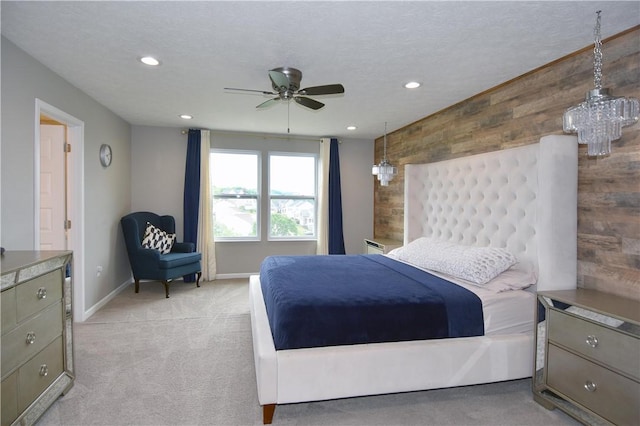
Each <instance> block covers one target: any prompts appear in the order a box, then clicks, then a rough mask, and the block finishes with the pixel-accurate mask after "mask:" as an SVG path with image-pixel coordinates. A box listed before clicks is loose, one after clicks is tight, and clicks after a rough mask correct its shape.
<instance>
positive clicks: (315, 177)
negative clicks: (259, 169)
mask: <svg viewBox="0 0 640 426" xmlns="http://www.w3.org/2000/svg"><path fill="white" fill-rule="evenodd" d="M272 156H277V157H305V158H312V159H313V180H314V184H313V188H314V189H313V196H309V195H271V157H272ZM318 158H319V155H318V154H316V153H313V152H287V151H268V152H267V176H266V179H267V189H266V197H265V198H266V199H267V205H266V213H267V215H268V217H267V241H316V240H317V239H318V167H319V165H318ZM272 200H312V201H313V216H314V219H313V235H303V236H299V237H295V236H285V237H278V236H273V235H271V201H272Z"/></svg>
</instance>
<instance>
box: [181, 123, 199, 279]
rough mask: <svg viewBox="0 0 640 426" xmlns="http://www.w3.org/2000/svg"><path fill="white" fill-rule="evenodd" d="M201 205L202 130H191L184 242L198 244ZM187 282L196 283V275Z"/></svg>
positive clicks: (186, 174) (188, 152) (184, 208)
mask: <svg viewBox="0 0 640 426" xmlns="http://www.w3.org/2000/svg"><path fill="white" fill-rule="evenodd" d="M199 204H200V130H194V129H189V136H188V139H187V162H186V165H185V170H184V201H183V215H184V228H183V229H184V241H185V242H189V243H193V244H194V245H195V244H197V241H198V209H199ZM184 280H185V282H195V280H196V276H195V274H190V275H187V276H185V277H184Z"/></svg>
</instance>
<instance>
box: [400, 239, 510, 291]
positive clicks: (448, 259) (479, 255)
mask: <svg viewBox="0 0 640 426" xmlns="http://www.w3.org/2000/svg"><path fill="white" fill-rule="evenodd" d="M389 257H392V258H395V259H397V260H401V261H403V262H407V263H410V264H412V265H415V266H417V267H419V268H424V269H430V270H433V271H436V272H441V273H444V274H449V275H451V276H453V277H456V278H460V279H463V280H467V281H470V282H472V283H475V284H485V283H487V282H489V281H490V280H492V279H493V278H495V277H497V276H498V275H499V274H500V273H502V272H504V271H506V270H507V269H509V268H510V267H511V266H513V265H514V264H516V263H517V261H518V260H517V259H516V257H515V256H514V255H512V254H511V253H509V252H508V251H506V250H504V249H501V248H495V247H475V246H466V245H461V244H455V243H451V242H448V241H440V240H435V239H431V238H425V237H422V238H418V239H417V240H414V241H412V242H410V243H409V244H407V245H406V246H403V247H399V248H397V249H395V250H392V251H391V252H389Z"/></svg>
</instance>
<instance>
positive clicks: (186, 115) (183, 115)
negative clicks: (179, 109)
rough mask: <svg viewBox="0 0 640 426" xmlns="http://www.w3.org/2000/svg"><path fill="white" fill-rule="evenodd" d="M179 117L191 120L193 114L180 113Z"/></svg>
mask: <svg viewBox="0 0 640 426" xmlns="http://www.w3.org/2000/svg"><path fill="white" fill-rule="evenodd" d="M180 118H182V119H185V120H191V119H192V118H193V116H192V115H189V114H180Z"/></svg>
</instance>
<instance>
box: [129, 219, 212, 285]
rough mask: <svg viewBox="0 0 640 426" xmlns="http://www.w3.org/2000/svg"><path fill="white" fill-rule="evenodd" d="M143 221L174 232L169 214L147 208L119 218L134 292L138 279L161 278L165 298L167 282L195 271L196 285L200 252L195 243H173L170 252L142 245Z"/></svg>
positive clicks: (199, 269) (173, 221)
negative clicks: (133, 281) (158, 212)
mask: <svg viewBox="0 0 640 426" xmlns="http://www.w3.org/2000/svg"><path fill="white" fill-rule="evenodd" d="M147 222H149V223H151V224H152V225H153V226H155V227H157V228H160V229H162V230H163V231H165V232H167V233H170V234H173V233H175V229H176V224H175V220H174V218H173V216H159V215H157V214H155V213H151V212H135V213H130V214H128V215H126V216H124V217H123V218H122V219H120V224H121V225H122V232H123V233H124V241H125V244H126V246H127V254H128V255H129V263H130V264H131V271H132V272H133V278H134V280H135V291H136V293H138V291H139V290H140V280H154V281H161V282H162V284H164V289H165V294H166V297H167V298H168V297H169V284H170V282H171V281H172V280H173V279H175V278H178V277H183V276H185V275H190V274H196V277H197V278H196V286H198V287H200V277H201V276H202V268H201V266H200V259H201V258H202V256H201V254H200V253H197V252H196V251H195V245H194V244H193V243H186V242H182V243H174V244H173V247H172V248H171V252H170V253H167V254H161V253H160V251H159V250H155V249H148V248H144V247H142V239H143V237H144V231H145V229H146V227H147Z"/></svg>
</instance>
